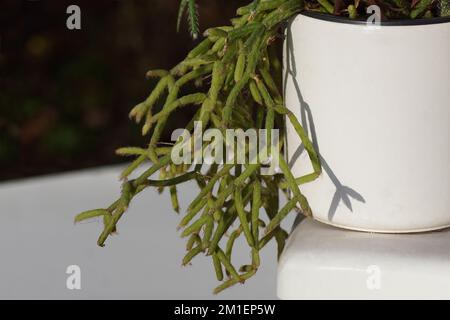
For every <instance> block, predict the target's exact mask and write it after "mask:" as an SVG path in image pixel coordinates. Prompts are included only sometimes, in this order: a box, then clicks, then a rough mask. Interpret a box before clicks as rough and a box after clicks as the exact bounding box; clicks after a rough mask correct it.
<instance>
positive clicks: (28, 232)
mask: <svg viewBox="0 0 450 320" xmlns="http://www.w3.org/2000/svg"><path fill="white" fill-rule="evenodd" d="M120 169H121V167H107V168H101V169H94V170H85V171H80V172H74V173H68V174H59V175H54V176H48V177H40V178H32V179H25V180H20V181H13V182H6V183H2V184H0V203H1V206H0V299H93V298H96V299H107V298H112V299H116V298H123V299H128V298H130V299H214V298H221V299H275V298H276V268H277V262H276V248H275V246H274V245H273V244H270V245H269V246H268V247H267V248H266V249H265V250H264V251H263V253H262V267H261V268H260V270H259V272H258V274H257V275H256V276H255V277H254V278H253V279H251V280H249V281H247V283H246V284H245V285H244V286H242V285H238V286H236V287H234V288H231V289H229V290H227V291H225V292H223V293H222V294H221V295H219V296H214V295H212V290H213V288H214V287H215V286H216V285H217V284H218V282H217V281H216V279H215V275H214V269H213V268H212V264H211V261H210V258H204V257H197V258H196V259H195V260H194V261H193V265H192V266H189V267H181V259H182V258H183V256H184V254H185V249H184V248H185V240H181V239H180V237H179V234H178V233H177V231H176V226H177V225H178V222H179V220H180V217H178V216H177V215H176V214H175V213H174V212H173V211H172V209H171V207H170V200H169V196H168V193H164V194H163V195H158V194H157V192H156V191H153V190H148V191H146V192H144V193H143V194H142V195H140V196H139V197H138V198H137V199H136V201H134V202H133V204H132V205H131V207H130V210H129V212H128V213H126V216H124V217H123V218H122V220H121V222H120V224H119V235H118V236H114V237H113V238H112V239H110V240H108V242H107V246H106V247H105V248H99V247H97V245H96V240H97V237H98V235H99V233H100V232H101V229H102V224H101V222H100V221H94V222H90V223H83V224H79V225H74V223H73V218H74V216H75V214H77V213H78V212H80V211H84V210H87V209H92V208H99V207H105V206H107V205H109V204H110V203H111V202H112V201H113V200H115V199H116V197H117V195H118V192H119V189H120V188H119V181H118V176H119V172H120ZM194 192H196V186H193V185H190V184H185V185H184V186H183V187H182V188H180V190H179V193H180V195H182V197H181V205H182V208H186V206H187V201H188V200H189V199H192V197H193V196H194V195H195V194H194ZM292 220H293V219H290V222H287V223H288V225H289V223H290V224H292ZM237 246H238V247H237V248H236V251H235V252H236V254H237V256H236V259H238V261H239V260H241V262H242V264H244V263H245V262H248V260H249V259H250V257H249V253H248V252H247V250H243V249H244V246H243V243H240V244H239V243H237ZM69 265H78V266H79V267H80V268H81V290H69V289H67V287H66V280H67V277H68V276H69V275H68V274H66V269H67V267H68V266H69Z"/></svg>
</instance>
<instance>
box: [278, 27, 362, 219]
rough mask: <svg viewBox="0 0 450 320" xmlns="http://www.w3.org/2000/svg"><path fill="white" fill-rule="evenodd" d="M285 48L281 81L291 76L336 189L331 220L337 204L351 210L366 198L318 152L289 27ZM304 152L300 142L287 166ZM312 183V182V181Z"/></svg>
mask: <svg viewBox="0 0 450 320" xmlns="http://www.w3.org/2000/svg"><path fill="white" fill-rule="evenodd" d="M285 41H286V48H285V57H286V58H285V70H284V76H283V83H284V84H286V83H287V80H288V77H289V76H291V78H292V81H293V83H294V87H295V91H296V93H297V99H298V104H299V106H300V115H301V124H302V126H303V128H304V129H305V132H306V133H307V134H308V136H309V138H310V139H311V142H312V144H313V146H314V148H315V150H316V152H317V153H318V155H319V159H320V161H321V165H322V171H323V172H325V173H326V174H327V175H328V176H329V178H330V179H331V181H332V183H333V184H334V186H335V187H336V191H335V193H334V196H333V199H332V200H331V203H330V208H329V209H328V220H329V221H332V220H333V218H334V216H335V214H336V211H337V208H338V206H339V204H340V203H341V202H342V203H344V205H345V206H346V207H347V208H348V209H349V210H350V211H351V212H353V205H352V199H354V200H356V201H359V202H362V203H366V200H365V199H364V197H363V196H362V195H361V194H360V193H358V192H357V191H356V190H354V189H352V188H350V187H349V186H346V185H344V184H343V183H342V182H341V181H340V180H339V178H338V177H337V176H336V174H335V173H334V172H333V170H332V169H331V167H330V165H329V163H328V162H327V161H326V160H325V159H324V158H323V157H322V155H321V154H320V148H319V143H318V138H317V131H316V127H315V124H314V119H313V116H312V112H311V108H310V106H309V104H308V103H307V102H306V101H305V100H304V98H303V95H302V93H301V90H300V85H299V84H298V82H297V66H296V63H295V58H294V57H295V55H294V47H293V45H292V43H293V38H292V30H291V28H289V27H288V28H287V34H286V39H285ZM283 91H284V92H283V95H284V96H286V86H284V88H283ZM303 152H305V147H304V145H303V144H301V145H300V146H299V147H298V148H297V150H296V151H295V152H294V154H293V155H292V157H291V159H290V160H289V167H290V168H291V169H292V167H293V166H294V163H295V162H296V161H297V160H298V158H299V157H300V156H301V155H302V154H303ZM322 174H323V173H322ZM312 183H314V182H312ZM301 220H302V218H297V219H296V221H295V222H294V227H295V226H296V225H297V224H298V223H300V221H301Z"/></svg>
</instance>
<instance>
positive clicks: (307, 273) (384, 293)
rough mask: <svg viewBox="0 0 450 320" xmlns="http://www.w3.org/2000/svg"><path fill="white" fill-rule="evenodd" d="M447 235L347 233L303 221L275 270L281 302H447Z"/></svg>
mask: <svg viewBox="0 0 450 320" xmlns="http://www.w3.org/2000/svg"><path fill="white" fill-rule="evenodd" d="M449 248H450V230H449V229H446V230H443V231H435V232H430V233H423V234H402V235H399V234H397V235H394V234H374V233H364V232H357V231H347V230H342V229H338V228H335V227H331V226H327V225H324V224H322V223H319V222H316V221H312V220H304V221H303V222H301V223H300V224H299V226H297V228H296V229H295V230H294V231H293V233H292V234H291V236H290V238H289V241H288V244H287V246H286V249H285V251H284V253H283V255H282V257H281V259H280V263H279V266H278V296H279V297H280V298H281V299H450V250H449Z"/></svg>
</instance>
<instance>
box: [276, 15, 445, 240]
mask: <svg viewBox="0 0 450 320" xmlns="http://www.w3.org/2000/svg"><path fill="white" fill-rule="evenodd" d="M449 39H450V23H442V24H434V25H420V26H389V27H381V28H380V29H378V30H376V29H367V27H366V26H361V25H351V24H343V23H333V22H328V21H323V20H318V19H313V18H309V17H306V16H302V15H300V16H298V17H297V18H296V19H295V21H294V22H293V24H292V26H291V28H290V29H289V30H288V33H287V41H286V43H287V48H288V50H287V55H286V63H285V69H286V76H285V79H284V80H285V96H286V101H287V106H288V107H289V108H290V109H291V110H292V111H293V112H294V113H295V114H296V115H297V117H298V118H300V119H301V122H302V123H303V125H304V126H305V127H306V128H308V129H309V134H310V136H311V137H312V139H313V140H314V142H315V143H316V144H317V145H318V148H319V151H320V154H321V158H322V164H323V168H324V174H323V175H322V176H321V177H320V178H319V179H318V180H317V181H315V182H313V183H309V184H306V185H304V186H302V190H303V191H304V193H305V195H306V196H307V198H308V199H309V201H310V204H311V207H312V209H313V211H314V214H315V217H316V218H317V219H320V220H321V221H324V222H327V223H331V224H335V225H339V226H341V227H347V228H354V229H361V230H371V231H381V232H412V231H421V230H429V229H436V228H440V227H444V226H449V225H450V197H449V195H450V165H449V164H450V142H449V137H450V60H449V57H450V41H449ZM299 151H301V148H300V140H299V139H298V137H297V136H296V134H295V132H294V131H293V129H292V126H290V125H289V126H288V153H289V157H290V160H291V165H293V171H294V173H295V174H296V176H300V175H303V174H306V173H310V172H312V168H311V166H310V165H309V163H310V162H309V159H308V158H307V155H306V153H305V152H303V153H302V154H301V155H299V153H300V152H299Z"/></svg>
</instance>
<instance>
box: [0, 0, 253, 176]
mask: <svg viewBox="0 0 450 320" xmlns="http://www.w3.org/2000/svg"><path fill="white" fill-rule="evenodd" d="M198 2H199V5H200V20H201V28H202V29H203V30H204V29H206V28H208V27H210V26H214V25H223V24H226V23H227V22H228V20H229V19H230V18H232V17H233V15H234V13H235V10H236V8H237V7H238V6H240V5H243V4H247V3H248V1H247V0H203V1H201V0H200V1H198ZM72 4H76V5H78V6H80V8H81V26H82V29H81V30H68V29H67V28H66V20H67V18H68V16H69V15H68V14H67V13H66V9H67V7H68V6H69V5H72ZM178 4H179V0H116V1H113V0H95V1H94V0H81V1H75V0H71V1H65V0H0V180H6V179H14V178H21V177H25V176H32V175H40V174H47V173H54V172H59V171H65V170H74V169H79V168H86V167H94V166H100V165H107V164H113V163H117V162H120V161H124V160H125V159H121V158H119V157H117V156H116V155H115V154H114V150H115V149H116V148H118V147H120V146H128V145H142V146H143V145H145V144H146V141H148V137H141V135H140V130H139V127H138V126H137V125H136V124H134V123H133V122H131V121H129V120H128V112H129V110H130V109H131V108H132V107H133V106H134V105H136V104H137V103H139V102H141V101H142V100H144V99H145V98H146V97H147V95H148V94H149V92H150V89H151V88H152V85H154V83H152V82H151V81H148V80H146V79H145V77H144V75H145V73H146V71H147V70H149V69H152V68H171V67H172V66H174V65H175V64H176V63H177V62H179V61H180V60H181V59H182V58H183V57H184V56H185V54H186V53H187V52H188V50H190V49H191V48H192V47H193V46H194V44H195V42H193V40H192V39H191V38H190V37H189V34H188V31H187V27H186V24H183V26H182V29H181V30H180V32H179V33H177V32H176V19H177V11H178ZM185 121H186V117H185V116H184V117H183V115H180V116H179V117H176V119H173V120H172V123H170V126H172V127H173V128H175V127H179V126H182V125H183V124H184V122H185Z"/></svg>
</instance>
